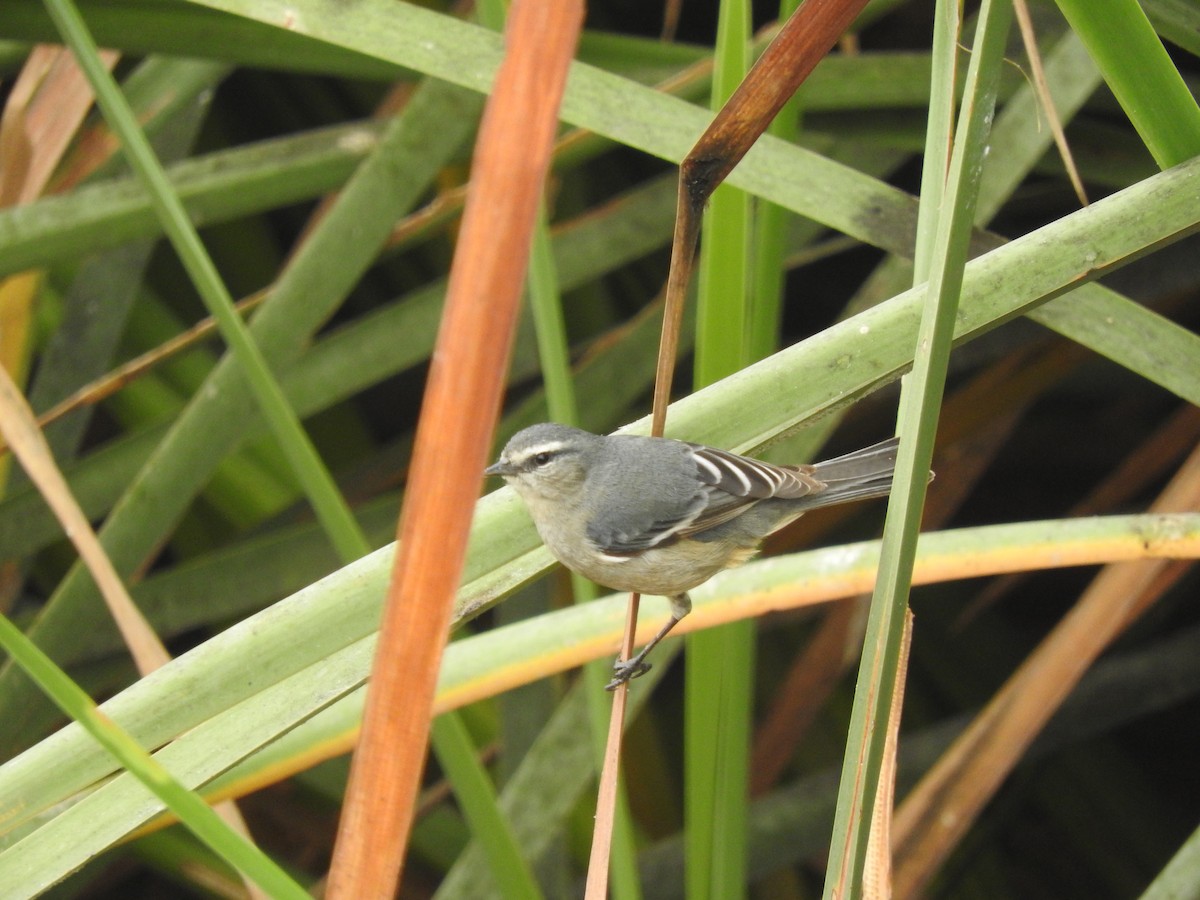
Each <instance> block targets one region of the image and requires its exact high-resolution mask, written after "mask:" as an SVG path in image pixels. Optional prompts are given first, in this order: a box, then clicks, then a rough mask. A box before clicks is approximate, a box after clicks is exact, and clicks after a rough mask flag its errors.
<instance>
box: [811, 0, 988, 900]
mask: <svg viewBox="0 0 1200 900" xmlns="http://www.w3.org/2000/svg"><path fill="white" fill-rule="evenodd" d="M951 2H952V0H951ZM1011 13H1012V8H1011V4H1010V3H1009V2H1008V0H984V3H983V5H982V6H981V8H980V11H979V25H978V30H977V32H976V39H975V46H974V48H973V51H972V55H971V63H970V68H969V70H968V73H967V89H966V94H965V96H964V99H963V110H962V114H961V116H960V119H959V124H958V128H957V133H956V135H955V141H954V148H953V151H952V153H951V157H950V166H949V169H948V172H947V178H946V190H945V192H944V198H945V201H944V203H943V206H942V210H943V211H942V212H941V215H940V218H939V222H938V233H937V236H936V238H935V240H934V242H933V245H932V248H931V258H932V262H931V265H930V267H929V273H930V274H929V287H928V293H927V295H926V303H925V308H924V311H923V314H922V317H921V324H920V328H919V330H918V334H917V342H916V349H915V350H914V357H913V371H912V374H911V375H910V376H909V377H908V378H907V379H906V382H905V384H904V387H903V388H902V391H901V400H900V422H899V425H900V437H901V442H900V449H899V452H898V457H897V460H896V476H895V483H894V487H893V488H892V496H891V499H890V501H889V503H888V514H887V520H886V522H885V524H884V533H883V547H882V552H881V557H880V562H879V575H878V579H877V581H876V584H875V592H874V596H873V597H872V599H871V612H870V616H869V618H868V621H867V635H866V641H865V645H864V648H863V658H862V663H861V665H860V668H859V674H858V683H857V685H856V687H855V694H854V709H853V712H852V715H851V720H850V733H849V736H848V738H847V749H846V756H845V759H844V761H843V766H842V778H841V785H840V788H839V790H838V804H837V813H836V816H835V819H834V826H833V840H832V844H831V852H830V856H829V865H828V868H827V870H826V875H825V897H826V900H831V898H833V897H835V896H841V897H857V896H860V893H861V891H862V886H863V873H864V869H865V864H866V851H867V841H868V838H869V837H870V833H871V824H872V819H873V816H872V813H873V810H874V804H875V798H876V793H877V790H878V787H879V779H880V771H881V768H882V763H883V752H884V740H885V737H886V734H887V730H888V716H889V714H890V712H891V705H892V697H893V695H894V692H895V684H896V672H897V668H898V665H899V653H900V644H901V640H902V638H903V634H904V619H905V610H906V609H907V606H908V594H909V590H910V588H911V585H912V569H913V562H914V560H915V558H916V549H917V534H918V531H919V530H920V524H921V511H922V508H923V506H924V502H925V489H926V485H927V483H928V472H929V464H930V460H931V458H932V456H933V440H934V436H935V435H936V432H937V423H938V414H939V411H940V410H939V406H940V403H941V397H942V393H943V391H944V389H945V383H946V368H947V364H948V362H949V359H950V348H951V343H952V341H953V337H954V325H955V319H956V316H957V313H958V305H959V294H960V291H961V288H962V280H963V269H964V266H965V265H966V259H967V245H968V241H969V238H970V234H971V222H972V219H973V217H974V211H975V200H976V197H977V195H978V184H979V173H980V170H981V168H982V163H983V157H984V148H985V145H986V142H987V136H988V133H989V130H990V128H991V123H992V116H993V111H994V109H995V102H996V89H997V85H998V80H999V74H998V73H999V68H1000V63H1001V61H1002V54H1003V50H1004V41H1005V37H1006V36H1007V33H1008V25H1009V20H1010V17H1011ZM935 137H936V136H935ZM935 177H936V175H935ZM947 206H948V207H949V208H948V209H947V208H946V207H947Z"/></svg>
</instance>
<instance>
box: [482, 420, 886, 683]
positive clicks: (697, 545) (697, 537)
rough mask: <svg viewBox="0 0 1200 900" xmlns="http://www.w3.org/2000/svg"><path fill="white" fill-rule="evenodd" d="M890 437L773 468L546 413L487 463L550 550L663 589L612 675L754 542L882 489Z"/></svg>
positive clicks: (597, 572)
mask: <svg viewBox="0 0 1200 900" xmlns="http://www.w3.org/2000/svg"><path fill="white" fill-rule="evenodd" d="M897 446H898V438H889V439H888V440H885V441H882V442H880V443H877V444H874V445H872V446H869V447H865V448H863V449H861V450H856V451H854V452H852V453H847V454H845V455H844V456H839V457H837V458H836V459H830V460H826V461H825V462H819V463H815V464H812V465H796V466H788V465H775V464H772V463H768V462H764V461H762V460H758V459H752V458H750V457H748V456H739V455H738V454H736V453H730V452H728V451H726V450H720V449H717V448H715V447H707V446H704V445H703V444H695V443H690V442H688V441H678V440H672V439H669V438H660V437H645V436H640V435H627V434H613V435H598V434H592V433H590V432H587V431H583V430H581V429H578V428H572V427H570V426H567V425H559V424H555V423H551V422H546V423H542V424H540V425H531V426H529V427H528V428H525V429H523V430H521V431H519V432H517V433H516V434H515V435H513V437H512V438H511V439H510V440H509V442H508V444H507V445H506V446H505V447H504V450H503V451H501V453H500V457H499V459H498V460H497V461H496V462H495V463H493V464H492V465H490V466H488V467H487V469H485V470H484V471H485V474H487V475H498V476H500V477H501V478H503V479H504V481H505V482H506V483H507V484H508V485H509V486H511V487H512V488H513V489H514V490H515V491H516V493H517V495H518V496H519V497H520V498H521V500H522V501H523V502H524V505H525V507H526V508H527V509H528V511H529V514H530V517H531V518H532V519H533V523H534V525H535V527H536V528H537V531H538V534H539V535H540V536H541V539H542V541H543V542H544V543H545V545H546V547H547V549H548V550H549V551H550V553H551V554H552V555H553V556H554V557H555V558H556V559H557V560H558V561H559V562H561V563H562V564H563V565H564V566H566V567H567V568H568V569H570V570H571V571H573V572H578V573H579V574H581V575H583V576H584V577H586V578H588V579H590V580H592V581H594V582H596V583H598V584H601V585H603V586H605V587H608V588H611V589H613V590H619V591H635V592H637V593H640V594H655V595H659V596H663V597H666V598H668V600H669V601H670V607H671V615H670V618H669V619H668V621H667V622H666V624H665V625H664V626H663V627H662V628H661V629H660V630H659V632H658V633H657V634H656V635H655V636H654V637H653V638H652V639H651V640H650V641H649V642H648V643H647V644H646V646H645V647H643V648H642V650H641V651H640V652H639V653H638V654H637V655H635V656H633V657H632V658H631V659H629V660H622V659H618V660H617V661H616V663H615V664H614V666H613V679H612V681H611V682H609V684H608V685H606V689H607V690H610V691H611V690H615V689H616V688H617V687H619V686H620V685H621V684H623V683H625V682H628V681H629V680H630V679H632V678H636V677H638V676H639V675H642V674H644V673H645V672H647V671H649V669H650V664H649V663H647V662H646V656H647V655H648V654H649V653H650V651H651V650H653V649H654V647H655V646H657V645H658V643H659V642H660V641H662V639H663V638H665V637H666V636H667V634H668V633H669V632H670V631H671V629H672V628H674V627H675V625H677V624H678V623H679V621H680V620H681V619H683V618H684V617H685V616H686V615H687V614H688V613H689V612H691V609H692V600H691V597H690V596H689V595H688V591H689V590H691V589H692V588H694V587H696V586H698V585H700V584H703V583H704V582H705V581H707V580H708V579H709V578H711V577H712V576H713V575H715V574H716V573H717V572H720V571H721V570H723V569H726V568H730V567H732V566H736V565H740V564H741V563H743V562H745V561H746V560H747V559H749V558H750V557H752V556H753V555H754V554H755V553H756V552H757V551H758V547H759V544H760V543H761V541H762V539H763V538H765V537H766V536H767V535H768V534H770V533H772V532H773V531H776V530H778V529H779V528H782V527H783V526H784V525H786V524H788V523H789V522H792V521H794V520H795V519H796V518H798V517H799V516H801V515H803V514H804V513H806V512H808V511H809V510H812V509H818V508H820V507H823V506H832V505H834V504H839V503H847V502H850V501H852V500H863V499H867V498H870V497H879V496H883V495H885V494H887V493H888V492H889V491H890V490H891V485H892V476H893V472H894V470H895V465H896V451H897Z"/></svg>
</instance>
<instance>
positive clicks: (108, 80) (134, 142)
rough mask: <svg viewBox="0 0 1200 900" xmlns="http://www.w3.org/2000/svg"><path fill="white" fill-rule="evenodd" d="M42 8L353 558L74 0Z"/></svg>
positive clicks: (328, 494)
mask: <svg viewBox="0 0 1200 900" xmlns="http://www.w3.org/2000/svg"><path fill="white" fill-rule="evenodd" d="M46 9H47V11H48V12H49V13H50V16H51V17H52V18H53V19H54V24H55V26H56V27H57V28H58V30H59V32H60V33H61V34H62V37H63V40H64V42H65V43H66V44H67V45H68V46H69V47H70V48H71V50H72V52H73V53H74V55H75V58H76V60H77V61H78V63H79V66H80V68H82V69H83V71H84V74H85V75H86V76H87V78H88V81H89V82H90V83H91V85H92V89H93V90H94V91H95V93H96V102H97V103H98V104H99V106H100V108H101V110H102V111H103V112H104V116H105V118H106V119H107V121H108V122H109V124H110V125H111V126H112V128H113V130H114V131H116V132H117V134H118V135H119V137H120V139H121V145H122V148H123V150H124V152H125V155H126V158H127V159H128V161H129V165H130V167H131V168H132V169H133V170H134V172H136V173H137V175H138V177H139V178H140V179H141V180H142V182H143V183H144V184H145V186H146V190H147V191H148V192H149V193H150V195H151V197H152V198H153V201H154V208H155V211H156V213H157V215H158V217H159V220H160V221H161V223H162V227H163V230H164V231H165V232H166V234H167V237H168V238H169V239H170V241H171V243H172V245H173V246H174V247H175V249H176V252H177V253H178V254H179V257H180V260H181V261H182V262H183V265H184V267H185V268H186V269H187V271H188V274H189V275H190V276H191V279H192V282H193V284H194V285H195V287H196V290H197V291H198V292H199V294H200V297H201V298H202V299H203V301H204V304H205V306H206V307H207V308H208V311H209V312H210V313H211V314H212V316H213V317H214V318H215V319H216V320H217V325H218V327H219V328H220V331H221V334H222V336H223V337H224V338H225V340H226V341H227V342H228V343H229V346H230V348H231V349H232V351H233V353H234V355H235V356H236V357H237V359H238V361H239V363H240V365H241V367H242V371H243V372H244V373H245V377H246V379H247V381H248V382H249V385H250V388H251V391H252V392H253V393H254V396H255V398H256V399H257V401H258V405H259V407H260V408H261V410H262V413H263V415H264V417H265V418H266V419H267V422H268V424H269V425H270V427H271V430H272V432H273V433H274V434H275V437H276V439H277V440H278V441H279V443H280V447H281V448H282V450H283V452H284V454H285V456H286V457H287V459H288V462H289V464H290V465H291V467H292V469H293V471H295V473H296V477H297V478H298V480H299V481H300V483H301V484H302V485H303V487H304V490H305V493H306V494H307V495H308V497H309V499H310V500H311V502H312V504H313V508H314V510H315V511H316V514H317V517H318V518H319V519H320V521H321V523H322V524H323V525H324V526H325V529H326V531H327V533H328V534H329V537H330V540H331V541H332V542H333V544H334V546H335V547H336V548H337V550H338V553H339V555H341V556H343V557H344V558H346V559H357V558H358V557H361V556H364V555H366V554H367V553H368V552H369V551H370V549H371V547H370V544H369V543H368V542H367V539H366V536H365V535H364V534H363V533H362V529H360V528H359V526H358V523H357V522H356V521H355V520H354V516H353V515H352V514H351V512H350V508H349V507H348V506H347V505H346V502H345V500H344V499H343V498H342V496H341V494H340V493H339V492H338V490H337V486H336V485H335V484H334V482H333V478H332V477H331V476H330V474H329V471H328V470H327V469H326V468H325V466H324V464H323V463H322V462H321V458H320V455H319V454H318V453H317V450H316V448H315V447H314V446H313V444H312V442H311V441H310V440H309V439H308V435H307V434H305V432H304V428H303V427H302V426H301V424H300V420H299V418H298V417H297V416H296V413H295V412H294V411H293V410H292V408H291V406H290V405H289V404H288V402H287V399H286V398H285V397H284V395H283V391H282V390H281V389H280V387H279V383H278V382H277V381H276V380H275V378H274V377H273V376H272V374H271V371H270V369H269V368H268V366H267V363H266V360H265V359H264V358H263V355H262V352H261V351H260V350H259V348H258V345H257V344H255V343H254V340H253V338H251V336H250V332H249V331H248V329H247V328H246V325H245V323H244V322H243V321H242V319H241V317H240V316H239V315H238V314H237V311H236V310H235V309H234V306H233V298H232V297H231V296H230V295H229V291H228V290H227V289H226V287H225V284H224V282H222V280H221V277H220V275H219V274H218V273H217V269H216V266H215V265H213V262H212V259H211V257H209V255H208V253H207V251H206V250H205V249H204V245H203V243H202V242H201V241H200V236H199V234H197V233H196V229H195V227H194V226H193V225H192V223H191V221H190V220H189V219H188V215H187V211H186V210H185V209H184V207H183V204H182V202H180V200H179V196H178V195H177V194H176V193H175V190H174V187H173V186H172V185H171V183H170V181H169V180H168V179H167V175H166V172H164V171H163V167H162V165H161V163H159V161H158V158H157V157H156V156H155V155H154V151H153V150H152V149H151V147H150V144H149V142H148V141H147V140H146V136H145V134H143V133H142V130H141V128H139V127H138V124H137V120H136V119H135V118H134V115H133V112H132V111H131V110H130V108H129V104H128V103H127V102H126V100H125V98H124V96H123V95H122V94H121V90H120V88H119V87H118V86H117V83H116V82H115V81H114V80H113V78H112V76H111V75H110V74H109V73H108V71H107V70H106V69H105V68H104V66H103V65H102V64H101V62H100V58H99V56H98V53H97V49H96V44H95V41H93V40H92V37H91V35H90V34H89V32H88V30H87V26H86V24H85V23H84V21H83V17H82V16H80V14H79V10H78V9H77V8H76V7H75V5H74V3H72V0H46Z"/></svg>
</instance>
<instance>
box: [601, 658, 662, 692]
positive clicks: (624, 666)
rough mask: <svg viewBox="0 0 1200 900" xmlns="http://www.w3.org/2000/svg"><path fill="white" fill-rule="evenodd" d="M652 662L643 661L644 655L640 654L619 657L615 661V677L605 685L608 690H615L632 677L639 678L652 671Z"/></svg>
mask: <svg viewBox="0 0 1200 900" xmlns="http://www.w3.org/2000/svg"><path fill="white" fill-rule="evenodd" d="M650 668H651V664H650V663H648V662H643V661H642V656H641V655H640V654H639V655H638V656H635V657H634V658H633V659H618V660H617V661H616V662H615V663H613V678H612V681H610V682H609V683H608V684H606V685H605V686H604V689H605V690H606V691H615V690H616V689H617V688H619V687H620V686H621V685H623V684H626V683H627V682H629V681H630V679H633V678H638V677H639V676H641V675H645V674H646V673H647V672H649V671H650Z"/></svg>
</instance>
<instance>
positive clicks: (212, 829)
mask: <svg viewBox="0 0 1200 900" xmlns="http://www.w3.org/2000/svg"><path fill="white" fill-rule="evenodd" d="M0 645H3V647H4V649H5V650H6V651H7V652H8V654H9V655H10V656H11V657H12V658H13V660H14V661H15V662H16V663H17V665H19V666H20V667H21V668H22V669H23V670H24V671H25V673H26V674H27V675H29V677H30V678H32V679H33V680H34V681H35V682H36V683H37V684H38V686H39V687H41V689H42V690H43V691H44V692H45V693H46V695H47V696H48V697H50V698H51V699H52V700H53V701H54V702H55V703H56V704H57V705H58V707H59V708H60V709H61V710H62V711H63V712H64V713H66V714H67V715H68V716H70V717H71V718H72V719H74V720H75V721H76V722H78V723H79V724H80V725H81V726H82V727H83V729H84V730H85V731H86V732H87V733H88V734H89V735H91V737H92V738H93V739H94V740H95V741H96V743H98V744H100V746H102V747H103V748H104V749H105V750H107V751H108V752H109V753H111V754H112V756H113V757H114V758H115V759H116V760H117V761H118V762H119V763H120V764H121V765H122V766H123V767H124V768H125V769H127V770H128V771H129V772H130V774H132V775H133V776H134V777H135V778H137V779H138V781H140V782H141V783H142V784H144V785H145V786H146V788H147V789H149V790H150V791H151V792H152V793H153V794H154V795H155V796H156V797H158V798H159V799H160V800H162V802H163V803H164V804H166V806H167V808H168V809H170V810H171V811H172V812H173V813H175V815H177V816H178V817H179V819H180V821H181V822H183V823H184V824H185V825H186V826H187V827H188V829H190V830H191V832H192V833H193V834H195V835H196V837H197V838H199V839H200V840H201V841H203V842H204V843H205V844H206V845H207V846H208V847H210V848H211V849H212V850H213V852H215V853H217V854H218V855H219V856H220V857H221V858H222V859H224V860H225V861H226V862H227V863H229V864H230V865H231V866H233V867H234V868H235V869H237V870H238V871H239V872H242V873H243V874H245V875H246V877H248V878H249V879H250V880H252V881H253V882H254V883H255V884H257V885H258V886H259V887H261V888H262V889H263V890H265V891H268V892H269V893H270V894H271V896H273V897H296V898H307V897H308V896H309V894H308V892H307V891H305V890H304V889H303V888H302V887H300V885H298V884H296V883H295V882H294V881H292V880H291V879H290V878H289V877H288V876H287V875H286V874H285V873H284V871H283V870H282V869H281V868H279V866H277V865H276V864H275V863H274V862H273V861H272V860H271V859H270V858H268V857H267V856H266V855H265V854H264V853H263V852H262V851H261V850H259V849H258V848H257V847H255V846H254V845H253V844H252V843H250V842H249V841H247V840H246V839H245V838H243V837H242V836H241V835H239V834H237V832H235V831H234V830H233V829H232V828H230V827H229V826H228V825H227V824H226V823H225V822H224V821H223V820H222V819H221V817H220V816H218V815H217V814H216V813H215V812H214V811H213V810H212V808H211V807H210V806H209V805H208V804H207V803H205V802H204V801H203V800H202V799H201V798H200V797H199V796H198V795H197V794H194V793H192V792H191V791H189V790H188V789H187V788H185V787H184V786H183V785H182V784H180V783H179V782H178V781H176V780H175V778H174V777H173V776H172V775H171V773H170V772H168V771H167V770H166V769H165V768H163V767H162V766H161V765H160V764H159V763H158V762H157V761H156V760H155V759H154V757H152V756H151V755H150V754H149V753H147V752H146V751H145V750H143V749H142V747H141V746H140V745H139V744H138V742H137V741H135V740H134V739H133V738H132V737H130V735H129V733H128V732H126V731H125V730H124V729H122V728H121V727H120V726H119V725H117V724H116V722H114V721H113V720H112V719H110V718H109V717H108V716H106V715H105V714H104V713H102V712H101V711H100V710H99V709H98V708H97V707H96V704H95V703H94V702H93V701H92V698H91V697H89V696H88V695H87V694H86V693H84V691H83V690H82V689H81V688H80V687H79V686H78V685H76V684H75V682H73V681H72V680H71V679H70V678H69V677H68V676H67V674H66V673H65V672H63V670H62V669H60V668H58V666H56V665H55V664H54V662H53V660H51V659H50V657H48V656H46V654H45V653H43V652H42V651H41V650H39V649H38V648H37V647H36V646H35V645H34V644H33V642H32V641H30V640H29V639H28V638H27V637H25V635H23V634H22V633H21V630H20V629H19V628H17V627H16V626H15V625H13V623H12V622H10V621H9V620H8V618H7V617H6V616H3V615H0ZM45 886H48V885H45Z"/></svg>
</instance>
